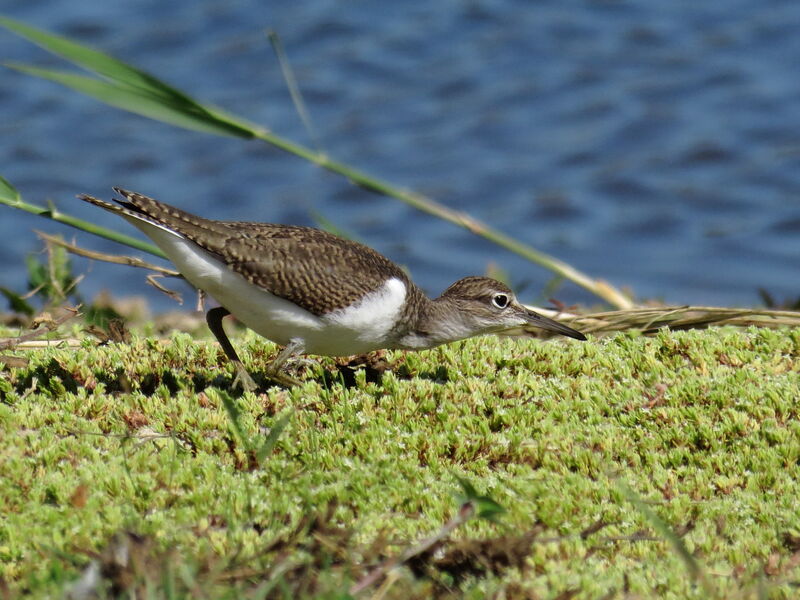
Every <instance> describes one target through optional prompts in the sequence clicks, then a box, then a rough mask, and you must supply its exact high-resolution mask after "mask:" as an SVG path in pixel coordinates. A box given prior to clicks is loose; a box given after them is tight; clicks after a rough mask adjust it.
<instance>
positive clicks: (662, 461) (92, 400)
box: [0, 328, 800, 598]
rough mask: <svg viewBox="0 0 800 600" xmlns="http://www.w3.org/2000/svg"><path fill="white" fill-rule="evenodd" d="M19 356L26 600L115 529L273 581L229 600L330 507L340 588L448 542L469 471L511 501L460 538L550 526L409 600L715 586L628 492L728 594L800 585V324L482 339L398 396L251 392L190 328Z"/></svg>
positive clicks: (12, 425) (401, 361) (328, 568)
mask: <svg viewBox="0 0 800 600" xmlns="http://www.w3.org/2000/svg"><path fill="white" fill-rule="evenodd" d="M237 345H238V347H239V348H241V349H242V356H243V359H244V360H245V362H246V363H247V364H248V366H249V367H250V369H251V371H253V372H254V373H255V374H256V375H258V370H259V366H263V364H264V362H265V361H266V360H268V359H269V357H270V356H272V355H273V354H274V352H275V348H274V346H272V345H271V344H269V343H267V342H265V341H263V340H262V339H260V338H258V337H257V336H255V335H252V334H248V335H247V336H245V337H244V338H243V339H241V340H239V341H238V342H237ZM18 354H20V355H24V356H26V357H27V358H29V359H30V363H29V364H28V366H26V367H25V368H6V369H5V370H4V371H0V378H1V379H0V399H2V401H0V434H1V435H0V482H2V485H1V486H0V515H2V517H0V576H1V577H2V578H3V579H4V580H5V581H7V582H8V584H9V585H10V586H11V589H12V590H15V591H19V592H22V591H27V592H29V593H31V594H33V595H36V596H46V595H48V594H51V595H52V594H57V593H59V592H60V591H62V590H63V589H64V586H65V585H67V583H68V582H69V581H71V580H73V579H74V578H75V577H76V576H77V575H78V574H79V573H80V571H81V569H82V568H83V567H84V566H85V565H86V563H87V562H88V561H89V555H88V554H87V552H100V551H101V550H102V549H103V548H104V547H106V546H107V544H108V543H109V540H110V539H111V538H112V536H113V535H114V534H116V533H117V532H120V531H135V532H138V533H140V534H142V535H145V536H147V537H148V539H149V540H152V543H153V548H152V553H153V555H157V556H167V554H165V553H168V552H173V553H175V552H177V553H178V555H179V556H180V557H182V558H181V559H180V561H179V562H178V565H179V566H178V567H175V568H177V569H178V570H179V571H180V570H181V569H183V570H182V571H181V572H183V573H184V575H185V577H183V580H185V579H186V578H187V577H188V578H189V579H191V578H192V577H200V576H201V575H200V574H199V573H202V572H208V571H209V570H210V568H207V567H208V565H209V564H211V563H212V562H213V564H215V565H217V566H218V567H219V568H218V570H217V571H218V572H220V570H222V569H223V567H224V568H231V569H232V568H233V566H235V567H236V569H239V570H240V571H242V570H245V569H251V570H252V571H253V573H260V574H261V575H260V576H256V575H253V576H252V577H250V578H247V577H243V578H242V579H232V580H226V581H228V583H226V584H225V586H228V587H225V586H223V587H221V588H219V589H220V590H221V591H220V593H219V595H220V596H222V595H224V593H227V592H224V590H232V589H234V588H235V585H239V586H243V585H245V584H247V585H252V586H254V587H257V585H258V582H259V581H262V580H263V578H264V577H266V575H264V574H265V573H270V572H272V571H271V569H272V567H273V566H274V565H275V564H276V563H275V561H277V560H278V559H277V558H276V556H277V554H276V553H275V552H276V551H267V550H265V548H266V549H268V548H269V547H270V544H272V543H273V542H275V540H276V539H278V538H281V536H284V538H285V537H286V536H289V534H290V532H292V531H293V530H294V529H296V528H297V526H298V523H300V522H302V521H303V519H306V518H308V515H310V514H316V513H319V512H323V513H324V512H325V507H326V506H330V507H332V508H331V512H330V514H329V515H328V525H327V526H328V527H335V528H337V529H336V531H344V530H345V529H346V530H348V531H349V533H348V535H347V536H346V537H342V539H341V540H339V541H338V542H336V543H332V546H330V548H334V549H330V548H329V551H330V552H331V556H330V563H329V564H314V565H312V566H313V567H314V569H316V572H317V573H318V574H319V577H318V579H317V581H316V583H315V585H316V587H315V588H314V590H315V592H314V593H321V592H320V590H323V591H325V590H327V592H325V593H329V594H336V593H338V592H337V590H338V591H339V592H341V591H344V590H346V589H347V586H348V582H352V581H353V580H354V579H357V578H358V577H359V576H363V573H364V570H365V568H366V567H367V566H369V565H375V564H377V563H378V562H380V559H381V557H385V556H387V555H393V554H399V553H401V552H402V551H403V550H404V549H405V548H406V547H407V546H410V545H413V543H414V541H415V540H418V539H421V538H422V537H424V536H426V535H430V534H431V533H432V532H435V531H437V530H438V529H439V528H440V527H441V526H442V524H443V523H444V522H446V521H447V520H448V519H449V518H450V517H451V516H452V515H453V514H454V512H455V511H456V509H457V505H456V503H455V501H454V498H453V493H454V492H456V491H458V484H457V482H456V480H455V475H459V476H464V477H466V478H467V479H468V480H470V481H472V482H473V483H474V484H475V485H476V487H477V488H478V489H479V490H481V492H482V493H486V494H487V495H489V496H490V497H491V498H493V499H494V500H496V501H497V502H499V503H500V504H501V505H502V506H503V507H505V508H506V510H507V513H506V514H505V515H504V516H503V517H502V518H501V525H494V524H491V523H489V522H486V521H482V520H473V521H470V522H469V523H468V524H467V525H466V526H464V527H462V528H461V529H459V530H458V532H457V533H456V538H461V539H471V540H484V539H490V538H497V537H498V536H501V535H511V534H521V533H524V532H528V531H532V530H534V529H535V530H536V535H535V536H534V538H533V540H532V542H531V543H530V544H528V546H527V549H528V550H530V555H529V556H528V557H527V558H526V559H524V557H523V559H524V560H523V564H524V565H525V566H524V568H522V569H517V568H504V569H498V570H496V572H493V571H492V570H491V569H489V570H488V571H486V572H478V573H472V574H469V576H465V577H464V578H463V579H459V577H458V576H454V575H453V574H452V573H451V572H450V571H446V570H442V569H440V570H439V571H437V573H439V575H438V578H437V577H434V578H433V579H432V580H431V579H423V580H419V581H416V582H414V580H413V578H412V576H411V575H410V573H409V572H403V573H401V579H400V582H398V583H395V584H394V585H393V586H391V587H390V588H389V597H397V598H401V597H412V596H414V595H416V596H417V597H431V596H433V595H436V594H438V593H440V592H441V591H442V590H446V589H448V588H447V585H450V586H452V588H451V591H452V593H453V594H455V595H456V597H460V596H461V595H463V596H466V597H483V596H484V595H490V594H493V593H498V592H499V591H501V590H505V591H504V593H506V594H507V595H508V596H509V597H514V596H513V595H514V594H515V593H516V594H523V593H529V594H532V595H535V596H538V597H555V596H558V595H559V594H562V593H566V592H568V591H570V590H573V591H575V592H576V593H577V594H578V597H581V598H594V597H599V596H602V595H603V594H609V593H611V592H612V591H614V590H615V591H616V592H617V593H619V594H622V593H623V591H624V590H628V591H629V592H630V593H632V594H641V595H643V596H645V597H654V596H659V597H664V598H687V597H705V596H704V594H705V592H703V591H702V589H701V588H698V587H697V586H696V582H695V581H694V580H693V579H692V577H691V574H690V572H689V571H688V570H687V567H686V565H685V564H684V563H683V562H682V561H681V558H680V556H678V555H677V554H676V553H675V552H673V551H672V550H671V548H670V545H669V544H668V543H667V541H665V540H664V539H662V538H661V537H660V536H657V534H656V532H655V530H654V529H653V524H652V523H651V522H650V521H648V519H647V518H646V516H645V515H644V514H642V513H641V511H638V510H636V509H635V508H634V506H632V505H631V503H630V502H629V501H628V500H627V499H626V498H625V496H624V495H623V494H622V493H621V492H620V488H619V485H618V484H617V481H618V480H622V481H624V482H625V483H626V484H627V486H629V487H630V488H631V489H633V490H634V491H635V492H636V493H637V494H638V495H639V496H640V497H641V498H642V499H643V500H644V501H645V502H646V503H647V505H648V506H649V507H651V508H652V509H653V511H655V513H656V514H657V515H658V516H659V517H660V518H661V519H663V520H664V521H665V522H667V523H668V524H670V525H671V527H672V528H673V529H674V530H675V531H677V532H678V533H679V534H683V535H682V538H681V539H682V540H683V543H684V544H685V546H686V548H687V549H688V550H689V552H691V553H692V554H693V555H694V557H695V559H696V560H697V562H698V564H699V565H701V566H702V567H703V568H704V571H705V572H706V574H707V577H708V578H709V581H710V585H711V586H712V588H713V589H714V590H715V593H717V594H718V595H719V597H726V596H730V595H732V594H734V593H739V592H740V591H741V590H744V593H745V594H747V593H751V592H752V593H755V590H756V589H757V586H758V585H761V584H759V581H760V580H761V579H760V578H763V582H762V583H763V585H764V586H766V588H765V589H766V593H767V594H768V595H769V597H775V598H784V597H785V598H789V597H792V594H793V589H794V588H793V587H792V586H793V585H797V583H798V580H800V567H798V566H797V564H798V563H800V560H798V556H800V555H798V554H796V553H797V552H798V551H800V547H797V545H798V543H797V541H795V542H792V541H791V540H793V539H794V540H797V539H798V536H797V532H798V531H800V509H798V500H797V499H798V498H800V478H798V472H799V470H800V422H799V421H798V406H800V403H798V398H800V360H799V359H798V356H800V330H761V329H748V330H741V329H739V330H737V329H733V328H724V329H714V330H709V331H702V332H700V331H691V332H674V333H668V332H664V333H660V334H658V335H656V336H654V337H652V338H644V337H641V336H638V335H635V334H619V335H616V336H614V337H612V338H608V339H603V340H599V341H590V342H587V343H583V344H579V343H573V342H562V341H554V342H549V343H540V342H534V341H514V340H499V339H496V338H484V339H478V340H469V341H466V342H463V343H457V344H452V345H450V346H447V347H443V348H438V349H435V350H432V351H429V352H424V353H419V354H412V353H409V354H404V353H402V352H396V353H389V354H388V358H389V360H390V361H392V362H393V363H394V365H393V368H392V370H390V371H388V372H386V373H383V375H382V376H381V377H380V380H379V381H378V382H375V381H373V379H374V377H372V376H370V377H367V374H366V373H365V372H364V371H361V372H357V373H356V374H355V379H354V384H353V385H352V386H350V387H346V386H344V385H343V384H342V383H341V381H342V377H341V376H340V374H339V372H338V371H337V368H336V365H335V362H334V361H332V360H331V359H319V361H318V362H317V364H316V366H312V367H310V368H309V369H307V372H306V375H305V377H306V379H305V384H304V385H303V386H302V387H300V388H296V389H292V390H284V389H280V388H268V389H265V390H264V391H263V392H262V393H260V394H245V395H239V394H237V393H233V392H232V391H231V390H230V383H231V379H232V370H231V368H230V367H229V365H227V364H225V362H224V359H223V357H222V354H221V352H220V351H219V349H218V348H217V347H216V345H213V344H211V343H209V342H207V341H196V340H195V339H193V338H192V337H190V336H188V335H185V334H176V335H174V336H173V337H172V338H170V339H169V340H168V341H166V342H165V343H157V342H156V341H155V340H152V339H147V338H142V337H136V336H134V340H133V341H132V343H131V344H129V345H114V344H111V345H107V346H100V347H97V346H94V345H93V344H91V343H89V342H87V343H84V344H82V345H81V346H80V347H78V348H52V349H47V350H36V351H29V352H18ZM256 378H257V380H258V377H256ZM345 379H346V378H345ZM368 380H370V381H368ZM227 394H230V396H228V395H227ZM230 397H232V398H233V401H234V402H235V404H236V407H237V408H238V414H239V417H238V419H237V421H238V425H239V428H240V431H239V432H237V431H235V430H234V428H232V426H231V420H230V418H229V415H228V412H227V411H226V408H225V402H226V401H227V400H228V399H229V398H230ZM289 412H291V417H290V418H289V420H288V421H287V422H286V428H285V430H284V431H282V433H281V435H280V436H279V437H278V438H277V442H276V443H275V445H274V447H273V449H272V451H271V453H270V454H269V455H268V456H267V457H266V459H265V460H264V461H263V462H262V463H261V464H257V461H255V460H254V448H257V447H258V446H259V445H260V444H261V442H263V440H264V439H265V436H267V435H268V433H269V431H270V428H272V427H273V426H275V424H276V423H278V422H279V420H280V419H281V417H282V416H284V415H286V414H288V413H289ZM273 441H274V440H273ZM599 520H602V523H603V525H604V526H603V527H601V528H600V529H599V530H598V531H597V532H595V533H589V534H585V535H583V536H582V535H581V533H582V532H585V530H586V529H587V528H588V527H590V526H591V525H592V524H596V523H598V522H599ZM326 531H327V533H326V534H325V535H329V536H333V533H331V531H333V530H330V531H328V530H326ZM792 532H794V533H792ZM304 535H306V536H307V537H304ZM320 535H321V534H320V533H319V531H316V532H306V533H303V532H300V533H297V534H296V538H294V542H293V543H294V544H295V545H294V546H293V545H291V544H288V542H287V544H288V546H287V547H289V548H291V549H292V550H291V552H290V556H292V557H293V559H292V560H293V561H296V562H303V560H305V559H303V558H302V557H304V556H305V557H306V558H307V557H308V556H315V555H314V552H313V551H312V550H309V548H312V547H315V546H314V545H313V544H314V543H317V542H319V539H320ZM336 535H338V534H336ZM793 535H794V538H792V536H793ZM323 537H324V536H323ZM331 539H332V538H331ZM337 539H338V538H337ZM314 540H316V542H315V541H314ZM381 540H383V542H381ZM320 543H321V542H320ZM498 543H499V542H498ZM504 543H505V542H504ZM509 543H510V542H509ZM376 544H377V545H378V546H377V547H378V550H374V548H373V550H372V551H371V550H370V548H372V547H373V546H375V545H376ZM159 553H160V554H159ZM309 560H311V559H309ZM209 561H211V562H209ZM307 562H308V561H307ZM312 562H313V561H312ZM434 562H435V561H434V560H433V558H431V564H434ZM160 564H173V562H170V561H166V559H165V561H164V562H163V563H160ZM202 565H205V567H203V568H201V566H202ZM220 565H221V566H220ZM232 565H233V566H232ZM342 565H346V568H344V567H343V566H342ZM287 568H288V567H287ZM204 569H205V570H204ZM189 572H191V573H193V575H186V573H189ZM429 575H430V573H429ZM259 577H261V579H259ZM285 577H287V578H288V577H289V575H285ZM448 578H449V579H448ZM183 580H182V581H183ZM267 580H269V579H268V578H267ZM448 582H449V583H448ZM279 583H280V582H279ZM220 585H222V584H220ZM275 585H277V586H278V587H276V588H275V589H279V588H280V585H278V583H276V584H275ZM282 585H285V586H288V585H289V584H288V583H286V582H285V581H284V582H283V584H282ZM287 589H288V588H287ZM291 589H297V588H291ZM310 589H311V588H309V590H310ZM409 590H411V591H409ZM454 590H458V591H457V592H456V591H454ZM240 591H241V588H240ZM795 591H796V590H795ZM231 593H233V592H231ZM308 593H311V591H309V592H308Z"/></svg>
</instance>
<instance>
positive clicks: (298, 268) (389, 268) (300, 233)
mask: <svg viewBox="0 0 800 600" xmlns="http://www.w3.org/2000/svg"><path fill="white" fill-rule="evenodd" d="M114 190H115V191H116V192H118V193H119V194H121V195H122V196H123V197H124V198H125V200H115V201H116V202H117V203H118V204H119V205H120V206H116V205H113V204H109V203H108V202H105V201H103V200H98V199H96V198H92V197H91V196H80V198H81V199H83V200H86V201H87V202H91V203H92V204H95V205H97V206H100V207H101V208H105V209H106V210H111V211H113V212H117V213H121V214H125V215H128V216H132V217H134V218H143V219H144V220H147V221H150V222H153V223H156V224H158V225H163V226H165V227H167V228H169V229H172V230H174V231H176V232H177V233H179V234H180V235H182V236H183V237H185V238H186V239H188V240H191V241H192V242H194V243H195V244H197V245H198V246H199V247H201V248H202V249H203V250H206V251H207V252H210V253H211V254H213V255H215V256H216V257H217V258H219V259H220V260H221V261H222V262H224V263H226V264H227V265H228V266H229V267H230V268H231V269H232V270H233V271H235V272H236V273H239V274H240V275H242V276H243V277H244V278H245V279H247V280H248V281H249V282H250V283H253V284H255V285H257V286H259V287H261V288H264V289H265V290H268V291H269V292H270V293H272V294H274V295H276V296H279V297H281V298H284V299H286V300H289V301H290V302H293V303H295V304H297V305H298V306H301V307H302V308H304V309H305V310H307V311H309V312H311V313H313V314H315V315H317V316H319V315H322V314H324V313H327V312H330V311H332V310H336V309H340V308H345V307H347V306H350V305H352V304H354V303H356V302H358V300H359V299H361V298H362V297H363V296H364V295H366V294H368V293H370V292H372V291H375V290H376V289H378V288H379V287H380V286H381V285H382V284H383V282H384V281H386V279H388V278H390V277H396V278H398V279H400V280H401V281H403V282H404V283H405V285H406V288H407V289H408V298H409V300H410V302H409V306H408V309H409V310H413V309H414V308H416V306H417V305H418V304H419V303H421V302H424V301H425V297H424V294H422V292H421V291H420V290H419V289H418V288H417V287H416V286H415V285H414V283H413V282H412V281H411V280H410V279H409V278H408V276H407V275H406V274H405V273H404V272H403V271H402V269H400V267H398V266H397V265H396V264H394V263H393V262H392V261H390V260H389V259H388V258H386V257H385V256H383V255H381V254H379V253H378V252H376V251H375V250H373V249H372V248H369V247H368V246H365V245H363V244H359V243H358V242H353V241H350V240H345V239H342V238H340V237H338V236H335V235H333V234H330V233H327V232H325V231H321V230H319V229H313V228H311V227H300V226H294V225H274V224H270V223H248V222H238V221H213V220H210V219H204V218H202V217H198V216H196V215H193V214H191V213H188V212H186V211H183V210H180V209H178V208H175V207H174V206H170V205H169V204H164V203H163V202H159V201H157V200H154V199H152V198H148V197H147V196H142V195H141V194H136V193H134V192H129V191H126V190H122V189H119V188H114ZM322 290H324V293H322Z"/></svg>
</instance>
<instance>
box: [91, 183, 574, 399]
mask: <svg viewBox="0 0 800 600" xmlns="http://www.w3.org/2000/svg"><path fill="white" fill-rule="evenodd" d="M114 191H116V192H117V193H118V194H120V195H121V196H122V197H123V198H124V199H123V200H117V199H116V198H115V199H114V201H115V202H116V204H112V203H110V202H106V201H104V200H99V199H97V198H93V197H92V196H87V195H80V196H78V198H80V199H81V200H85V201H86V202H90V203H92V204H94V205H96V206H99V207H101V208H104V209H105V210H108V211H110V212H113V213H115V214H118V215H120V216H122V217H124V218H125V219H126V220H127V221H129V222H130V223H132V224H133V225H135V226H136V227H138V228H139V229H140V230H141V231H142V232H143V233H144V234H145V235H146V236H147V237H149V238H150V239H151V240H153V242H155V244H156V245H157V246H158V247H159V248H161V250H163V251H164V253H165V254H166V255H167V256H168V257H169V259H170V260H171V261H172V262H173V263H174V264H175V266H176V267H177V269H178V271H180V272H181V274H182V275H183V276H184V277H185V278H186V279H187V280H188V281H189V283H191V284H192V285H193V286H194V287H196V288H198V289H200V290H203V291H204V292H206V293H207V294H209V295H210V296H212V297H213V298H214V299H215V300H216V301H217V302H218V303H219V304H220V306H219V307H217V308H212V309H211V310H209V311H208V313H207V314H206V321H207V323H208V327H209V328H210V329H211V332H212V333H213V334H214V336H215V337H216V338H217V340H218V341H219V343H220V345H221V346H222V349H223V350H224V352H225V354H226V355H227V356H228V358H229V359H230V360H231V362H232V363H233V364H234V367H235V369H236V378H235V380H234V384H238V385H240V386H241V387H242V389H244V390H246V391H247V390H249V391H252V390H254V389H256V384H255V382H254V381H253V379H252V378H251V377H250V375H249V374H248V372H247V370H246V369H245V368H244V365H243V364H242V362H241V361H240V360H239V356H238V355H237V354H236V350H234V348H233V345H232V344H231V342H230V340H229V339H228V336H227V335H226V334H225V330H224V329H223V327H222V319H223V317H225V316H227V315H229V314H232V315H234V316H235V317H236V318H237V319H239V321H241V322H242V323H244V324H245V325H246V326H247V327H249V328H250V329H252V330H254V331H255V332H257V333H258V334H260V335H262V336H264V337H265V338H267V339H269V340H272V341H273V342H275V343H276V344H279V345H281V346H284V349H283V350H282V351H281V352H280V353H279V354H278V356H277V358H275V360H274V361H272V363H270V364H269V366H268V367H267V369H266V373H265V374H266V375H267V377H268V378H269V379H271V380H272V381H275V382H276V383H279V384H282V385H295V384H296V383H297V381H296V380H295V379H294V378H293V377H291V376H289V375H288V374H286V373H284V372H282V371H281V367H282V366H283V365H284V364H285V363H286V361H287V360H288V359H289V358H291V357H293V356H295V355H298V354H318V355H324V356H349V355H353V354H362V353H365V352H370V351H372V350H378V349H381V348H396V349H404V350H423V349H426V348H433V347H434V346H438V345H440V344H446V343H448V342H453V341H456V340H461V339H465V338H469V337H473V336H476V335H483V334H488V333H499V334H502V333H503V332H504V331H511V330H515V328H519V327H521V326H523V325H527V326H530V325H533V326H535V327H539V328H541V329H545V330H548V331H551V332H555V333H559V334H562V335H566V336H569V337H571V338H575V339H578V340H585V339H586V338H585V337H584V335H583V334H582V333H580V332H579V331H576V330H575V329H572V328H570V327H567V326H566V325H564V324H562V323H559V322H557V321H554V320H552V319H548V318H547V317H543V316H542V315H540V314H538V313H536V312H533V311H532V310H529V309H527V308H525V307H523V306H522V305H521V304H520V303H519V302H518V301H517V299H516V298H515V297H514V294H513V292H512V291H511V290H510V289H509V288H508V287H507V286H506V285H504V284H502V283H500V282H499V281H495V280H494V279H489V278H487V277H465V278H464V279H460V280H458V281H456V282H455V283H454V284H453V285H451V286H450V287H449V288H447V289H446V290H445V291H444V293H443V294H442V295H441V296H439V297H438V298H436V299H434V300H432V299H430V298H428V297H427V296H426V295H425V294H424V293H423V292H422V290H420V289H419V288H418V287H417V286H416V285H414V283H413V282H412V281H411V279H410V278H409V277H408V276H407V275H406V274H405V273H404V272H403V270H402V269H401V268H400V267H399V266H397V265H396V264H395V263H393V262H392V261H391V260H389V259H388V258H386V257H385V256H383V255H381V254H379V253H378V252H376V251H375V250H373V249H372V248H369V247H368V246H365V245H363V244H359V243H357V242H353V241H350V240H345V239H343V238H340V237H338V236H336V235H333V234H330V233H327V232H325V231H321V230H319V229H313V228H311V227H299V226H294V225H275V224H271V223H247V222H238V221H213V220H210V219H204V218H202V217H197V216H195V215H193V214H190V213H188V212H186V211H183V210H180V209H178V208H175V207H174V206H170V205H169V204H165V203H163V202H159V201H157V200H153V199H152V198H148V197H147V196H142V195H141V194H136V193H134V192H129V191H126V190H123V189H120V188H114ZM517 331H519V330H518V329H517Z"/></svg>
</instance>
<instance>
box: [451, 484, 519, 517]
mask: <svg viewBox="0 0 800 600" xmlns="http://www.w3.org/2000/svg"><path fill="white" fill-rule="evenodd" d="M455 477H456V479H457V480H458V483H459V484H460V485H461V489H462V494H458V495H457V497H458V500H459V502H460V504H466V503H468V502H471V503H473V504H474V505H475V515H476V516H478V517H480V518H481V519H486V520H488V521H493V522H497V518H498V517H499V516H500V515H502V514H503V513H505V512H506V509H505V508H503V507H502V506H501V505H500V504H499V503H498V502H497V501H496V500H494V499H493V498H490V497H489V496H482V495H480V494H478V491H477V490H476V489H475V487H474V486H473V485H472V484H471V483H470V482H469V481H468V480H467V479H465V478H464V477H459V476H458V475H456V476H455Z"/></svg>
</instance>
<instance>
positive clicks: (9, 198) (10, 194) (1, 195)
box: [0, 177, 20, 203]
mask: <svg viewBox="0 0 800 600" xmlns="http://www.w3.org/2000/svg"><path fill="white" fill-rule="evenodd" d="M0 199H3V200H4V201H5V202H8V203H14V202H19V200H20V195H19V192H18V191H17V188H15V187H14V186H13V185H11V184H10V183H9V182H8V180H7V179H6V178H5V177H0Z"/></svg>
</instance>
